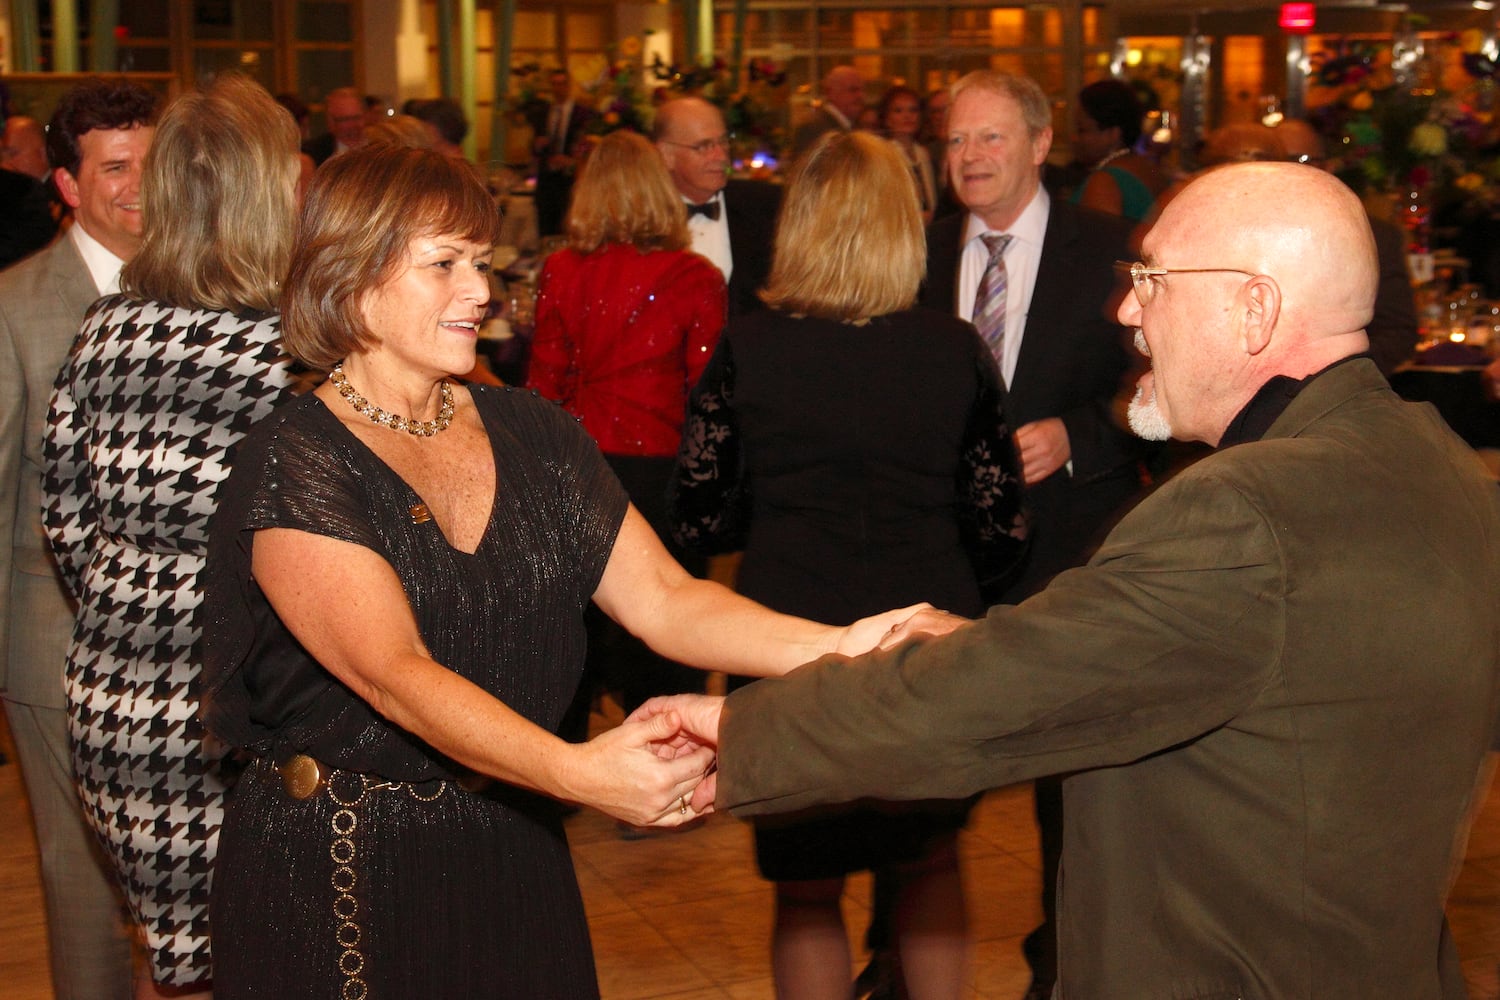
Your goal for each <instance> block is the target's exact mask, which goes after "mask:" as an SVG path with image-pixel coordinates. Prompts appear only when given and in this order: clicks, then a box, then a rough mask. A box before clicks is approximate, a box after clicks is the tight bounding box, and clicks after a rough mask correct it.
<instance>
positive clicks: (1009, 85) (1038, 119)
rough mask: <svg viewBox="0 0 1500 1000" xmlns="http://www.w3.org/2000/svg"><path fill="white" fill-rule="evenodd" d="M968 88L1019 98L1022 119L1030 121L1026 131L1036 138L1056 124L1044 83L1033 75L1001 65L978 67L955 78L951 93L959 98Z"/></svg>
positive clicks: (949, 90)
mask: <svg viewBox="0 0 1500 1000" xmlns="http://www.w3.org/2000/svg"><path fill="white" fill-rule="evenodd" d="M966 90H980V91H984V92H985V93H989V94H998V95H999V96H1001V97H1009V98H1010V99H1011V100H1013V101H1015V102H1016V103H1017V104H1019V105H1020V106H1021V120H1022V121H1024V122H1025V123H1026V131H1027V132H1028V133H1029V134H1030V135H1031V137H1032V138H1033V139H1035V138H1036V137H1037V136H1039V135H1041V134H1042V132H1043V130H1045V129H1049V128H1051V127H1052V104H1051V102H1050V101H1048V100H1047V95H1046V93H1045V92H1044V91H1043V90H1042V88H1041V85H1040V84H1038V83H1037V82H1036V81H1035V80H1033V79H1032V78H1031V77H1029V76H1021V75H1019V74H1017V73H1007V72H1005V71H1004V70H998V69H976V70H975V71H974V72H972V73H966V74H965V75H964V76H962V77H960V78H959V79H958V80H956V81H954V83H953V86H951V87H949V88H948V93H949V95H950V96H951V98H952V100H954V101H957V100H958V95H960V94H962V93H963V92H964V91H966ZM950 107H951V105H950Z"/></svg>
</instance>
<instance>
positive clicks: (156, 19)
mask: <svg viewBox="0 0 1500 1000" xmlns="http://www.w3.org/2000/svg"><path fill="white" fill-rule="evenodd" d="M120 27H122V28H127V29H129V31H130V37H131V38H166V37H167V35H168V34H169V33H170V32H171V28H170V27H169V23H168V13H167V0H132V2H131V3H126V4H121V5H120Z"/></svg>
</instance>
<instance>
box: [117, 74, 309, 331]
mask: <svg viewBox="0 0 1500 1000" xmlns="http://www.w3.org/2000/svg"><path fill="white" fill-rule="evenodd" d="M299 170H300V167H299V164H298V161H297V123H296V122H295V121H293V120H292V115H291V112H289V111H287V110H286V108H284V107H282V106H281V105H280V104H277V103H276V101H275V100H274V99H273V98H272V97H271V95H270V94H268V93H266V91H265V90H263V89H262V88H261V86H260V85H259V84H258V83H255V82H254V81H253V80H251V79H249V78H248V77H244V76H239V75H237V74H226V75H224V76H220V77H219V78H218V79H217V80H215V81H214V82H213V83H212V84H211V85H210V86H209V87H208V89H206V90H204V91H201V92H198V93H191V94H184V95H183V96H182V97H179V98H178V99H177V100H175V101H173V102H172V104H171V105H170V106H169V107H168V108H167V111H166V114H164V115H162V118H161V122H160V123H159V124H158V125H157V127H156V136H155V138H154V139H153V140H152V142H151V148H150V150H149V151H148V152H147V153H146V161H145V165H144V168H143V171H142V175H141V204H142V206H143V207H142V212H143V215H144V219H145V226H144V229H143V232H142V235H141V249H140V251H139V252H138V253H137V254H136V255H135V257H133V258H132V259H131V260H130V262H129V263H127V264H126V265H125V268H124V270H123V271H121V272H120V287H121V288H122V289H123V290H124V291H125V292H126V294H128V295H130V296H131V297H133V298H137V299H142V300H147V299H149V300H154V301H157V302H164V303H166V304H167V305H171V306H179V307H185V308H190V309H227V310H230V311H234V312H243V311H246V310H254V311H258V312H272V311H274V310H275V309H276V304H277V300H278V298H279V296H280V292H281V280H282V278H283V277H285V275H286V270H287V265H288V263H289V261H290V259H291V255H292V231H293V230H294V229H295V227H296V219H297V179H298V176H299Z"/></svg>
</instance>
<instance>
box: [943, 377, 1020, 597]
mask: <svg viewBox="0 0 1500 1000" xmlns="http://www.w3.org/2000/svg"><path fill="white" fill-rule="evenodd" d="M975 374H976V377H977V380H978V383H979V391H978V393H976V395H975V399H974V408H973V409H972V410H971V411H970V413H969V422H968V426H967V427H966V428H965V431H964V442H963V449H962V451H961V453H960V456H959V463H958V474H957V480H958V481H957V486H958V511H957V513H958V523H959V529H960V531H961V532H962V534H963V540H964V547H965V549H966V550H967V551H968V553H969V558H970V560H972V561H973V563H974V572H975V575H976V576H978V578H979V582H980V583H981V584H988V583H991V582H993V581H995V580H997V579H999V578H1001V577H1003V576H1004V575H1005V574H1006V573H1008V572H1009V571H1010V570H1011V569H1012V568H1013V567H1014V566H1015V565H1016V564H1017V563H1018V562H1019V561H1020V559H1021V557H1022V556H1023V555H1024V554H1025V553H1026V540H1027V538H1028V537H1029V535H1030V518H1029V515H1028V513H1027V510H1026V503H1025V492H1024V490H1025V487H1024V485H1023V483H1024V479H1023V478H1022V475H1021V456H1020V453H1019V451H1017V449H1016V441H1015V437H1014V435H1013V434H1012V433H1011V427H1010V422H1009V420H1007V418H1006V414H1005V390H1004V388H1003V387H1002V385H1001V382H1000V373H999V371H998V369H996V367H995V359H994V358H993V357H991V355H990V353H989V351H988V350H981V351H980V352H978V353H977V354H976V356H975Z"/></svg>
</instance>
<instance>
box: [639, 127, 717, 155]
mask: <svg viewBox="0 0 1500 1000" xmlns="http://www.w3.org/2000/svg"><path fill="white" fill-rule="evenodd" d="M657 141H658V142H662V143H665V144H666V145H668V146H681V147H682V148H683V149H691V150H692V151H693V152H695V153H697V154H698V155H699V156H707V155H708V154H709V153H711V152H713V151H714V150H715V149H722V150H724V151H725V152H726V153H727V152H728V151H729V144H730V143H732V142H734V133H733V132H725V133H724V134H723V135H721V136H716V137H715V138H712V139H703V140H700V141H698V142H673V141H672V140H671V139H658V140H657Z"/></svg>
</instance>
